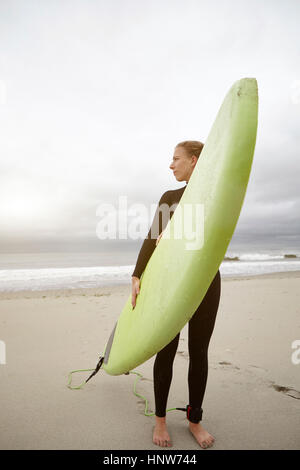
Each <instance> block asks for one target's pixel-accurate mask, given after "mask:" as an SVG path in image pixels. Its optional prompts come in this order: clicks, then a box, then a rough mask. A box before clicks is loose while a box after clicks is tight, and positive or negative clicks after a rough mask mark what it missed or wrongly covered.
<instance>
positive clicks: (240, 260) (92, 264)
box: [0, 250, 300, 292]
mask: <svg viewBox="0 0 300 470" xmlns="http://www.w3.org/2000/svg"><path fill="white" fill-rule="evenodd" d="M137 255H138V251H128V252H127V251H121V252H116V251H111V252H105V253H99V252H88V253H83V252H80V253H79V252H74V253H65V252H62V253H60V252H41V253H0V292H10V291H21V290H34V291H35V290H49V289H50V290H51V289H76V288H91V287H100V286H105V285H109V284H130V283H131V274H132V272H133V270H134V267H135V263H136V259H137ZM284 271H300V251H299V252H296V251H293V252H289V251H287V250H284V251H283V250H268V251H267V250H264V251H258V250H256V251H255V252H247V251H246V252H243V251H241V250H240V251H230V252H228V253H226V256H225V258H224V261H223V262H222V263H221V266H220V272H221V276H222V277H238V276H245V275H247V276H254V275H256V274H265V273H274V272H284Z"/></svg>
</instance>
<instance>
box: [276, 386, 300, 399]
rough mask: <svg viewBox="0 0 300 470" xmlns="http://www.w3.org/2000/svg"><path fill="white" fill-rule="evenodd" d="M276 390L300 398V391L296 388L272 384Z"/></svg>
mask: <svg viewBox="0 0 300 470" xmlns="http://www.w3.org/2000/svg"><path fill="white" fill-rule="evenodd" d="M271 387H273V388H274V389H275V390H276V392H282V393H285V394H286V395H288V396H289V397H292V398H296V400H300V392H299V391H298V390H295V389H294V388H289V387H284V386H283V385H277V384H274V383H273V384H271Z"/></svg>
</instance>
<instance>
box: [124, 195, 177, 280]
mask: <svg viewBox="0 0 300 470" xmlns="http://www.w3.org/2000/svg"><path fill="white" fill-rule="evenodd" d="M168 195H169V191H166V192H165V193H164V194H163V195H162V197H161V198H160V200H159V203H158V206H157V209H156V212H155V215H154V218H153V222H152V225H151V227H150V230H149V232H148V235H147V237H146V238H145V240H144V242H143V244H142V247H141V249H140V252H139V255H138V258H137V262H136V266H135V269H134V271H133V273H132V276H136V277H138V278H140V277H141V275H142V274H143V272H144V270H145V267H146V265H147V263H148V261H149V259H150V257H151V255H152V253H153V251H154V250H155V248H156V239H157V237H158V236H159V235H160V233H161V232H162V231H163V230H164V229H165V228H166V226H167V223H168V221H169V217H168V212H169V211H168V208H169V202H168Z"/></svg>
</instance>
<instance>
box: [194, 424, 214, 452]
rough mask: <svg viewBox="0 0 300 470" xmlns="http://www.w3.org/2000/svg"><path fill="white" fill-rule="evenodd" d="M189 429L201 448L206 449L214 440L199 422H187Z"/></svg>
mask: <svg viewBox="0 0 300 470" xmlns="http://www.w3.org/2000/svg"><path fill="white" fill-rule="evenodd" d="M189 429H190V431H191V433H192V434H193V436H194V437H195V439H196V441H197V442H198V444H199V445H200V447H202V449H207V447H211V446H212V445H213V443H214V441H215V439H214V437H213V436H212V435H211V434H209V433H208V432H207V431H206V430H205V429H204V428H203V427H202V426H201V424H200V423H197V424H195V423H191V422H189Z"/></svg>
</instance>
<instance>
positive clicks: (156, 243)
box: [155, 230, 164, 246]
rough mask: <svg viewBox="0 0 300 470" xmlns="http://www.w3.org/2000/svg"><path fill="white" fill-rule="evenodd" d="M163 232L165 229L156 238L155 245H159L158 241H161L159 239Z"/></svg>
mask: <svg viewBox="0 0 300 470" xmlns="http://www.w3.org/2000/svg"><path fill="white" fill-rule="evenodd" d="M163 233H164V230H163V231H162V232H161V234H160V235H158V237H157V239H156V242H155V245H156V246H157V245H158V242H159V240H160V239H161V237H162V234H163Z"/></svg>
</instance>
